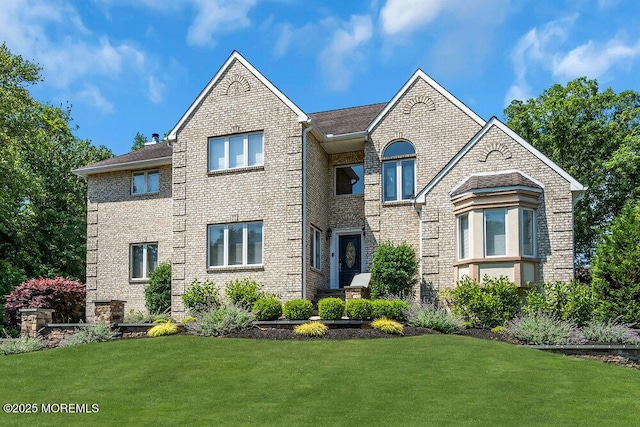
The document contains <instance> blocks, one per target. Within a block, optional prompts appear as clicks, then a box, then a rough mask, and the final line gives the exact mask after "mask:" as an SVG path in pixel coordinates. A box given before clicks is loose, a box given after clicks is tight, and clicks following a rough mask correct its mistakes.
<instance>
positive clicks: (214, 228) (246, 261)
mask: <svg viewBox="0 0 640 427" xmlns="http://www.w3.org/2000/svg"><path fill="white" fill-rule="evenodd" d="M207 234H208V236H207V237H208V245H207V246H208V249H207V252H208V255H207V265H208V266H209V267H228V266H234V265H261V264H262V240H263V239H262V221H256V222H239V223H232V224H216V225H209V226H208V230H207Z"/></svg>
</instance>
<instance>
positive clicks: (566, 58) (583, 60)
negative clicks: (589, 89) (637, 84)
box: [553, 39, 640, 79]
mask: <svg viewBox="0 0 640 427" xmlns="http://www.w3.org/2000/svg"><path fill="white" fill-rule="evenodd" d="M637 57H640V41H638V43H636V44H635V45H627V44H625V43H624V42H623V41H621V40H616V39H613V40H610V41H608V42H607V43H604V44H598V43H594V42H593V41H591V40H589V41H588V42H587V43H586V44H583V45H581V46H578V47H576V48H575V49H573V50H571V51H569V52H568V53H567V54H564V55H563V54H557V55H555V57H554V60H553V75H554V76H558V77H562V78H566V79H573V78H576V77H580V76H589V77H592V78H599V77H601V76H603V75H605V74H606V73H607V72H608V71H609V70H610V69H611V68H612V67H614V66H616V65H618V64H621V63H623V62H625V61H632V60H633V59H635V58H637Z"/></svg>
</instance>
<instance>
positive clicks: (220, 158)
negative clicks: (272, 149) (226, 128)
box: [209, 132, 264, 171]
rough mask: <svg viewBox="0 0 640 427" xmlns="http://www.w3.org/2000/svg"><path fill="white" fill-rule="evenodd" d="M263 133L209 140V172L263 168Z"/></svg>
mask: <svg viewBox="0 0 640 427" xmlns="http://www.w3.org/2000/svg"><path fill="white" fill-rule="evenodd" d="M263 164H264V149H263V143H262V132H254V133H245V134H239V135H229V136H225V137H220V138H211V139H209V171H219V170H225V169H236V168H245V167H249V166H262V165H263Z"/></svg>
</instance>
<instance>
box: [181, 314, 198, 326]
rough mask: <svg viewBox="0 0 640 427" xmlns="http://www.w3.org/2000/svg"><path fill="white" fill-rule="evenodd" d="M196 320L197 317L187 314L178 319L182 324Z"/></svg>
mask: <svg viewBox="0 0 640 427" xmlns="http://www.w3.org/2000/svg"><path fill="white" fill-rule="evenodd" d="M196 320H198V319H196V318H195V317H193V316H187V317H185V318H184V319H182V320H181V321H180V323H182V324H183V325H184V324H187V323H193V322H195V321H196Z"/></svg>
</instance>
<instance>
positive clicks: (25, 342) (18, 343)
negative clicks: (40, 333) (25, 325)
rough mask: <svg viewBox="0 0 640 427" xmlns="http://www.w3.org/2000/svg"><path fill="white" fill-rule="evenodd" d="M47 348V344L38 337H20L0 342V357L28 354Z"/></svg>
mask: <svg viewBox="0 0 640 427" xmlns="http://www.w3.org/2000/svg"><path fill="white" fill-rule="evenodd" d="M46 347H47V342H46V341H45V340H43V339H42V338H40V337H35V338H31V337H22V338H18V339H15V340H9V341H3V342H0V355H3V356H7V355H9V354H19V353H30V352H32V351H38V350H42V349H43V348H46Z"/></svg>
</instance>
